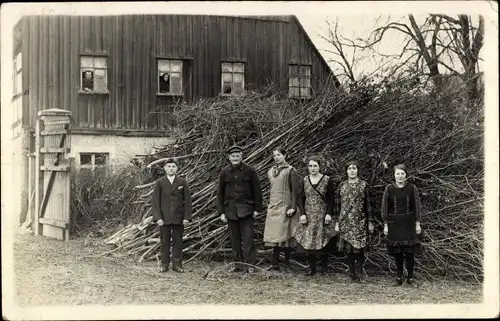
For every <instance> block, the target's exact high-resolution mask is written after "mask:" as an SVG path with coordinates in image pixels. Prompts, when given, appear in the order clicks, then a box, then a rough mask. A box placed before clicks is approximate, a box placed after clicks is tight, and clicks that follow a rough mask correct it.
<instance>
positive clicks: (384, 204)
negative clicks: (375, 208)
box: [380, 186, 389, 224]
mask: <svg viewBox="0 0 500 321" xmlns="http://www.w3.org/2000/svg"><path fill="white" fill-rule="evenodd" d="M388 193H389V187H388V186H386V187H385V190H384V195H383V196H382V208H381V210H380V214H381V215H382V221H383V222H384V224H387V215H388V208H387V206H388V205H387V197H388Z"/></svg>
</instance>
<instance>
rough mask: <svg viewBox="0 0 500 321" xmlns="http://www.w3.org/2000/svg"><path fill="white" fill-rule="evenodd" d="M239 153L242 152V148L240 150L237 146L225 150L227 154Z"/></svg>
mask: <svg viewBox="0 0 500 321" xmlns="http://www.w3.org/2000/svg"><path fill="white" fill-rule="evenodd" d="M241 152H243V148H241V146H238V145H233V146H231V147H229V148H228V149H227V153H228V154H231V153H241Z"/></svg>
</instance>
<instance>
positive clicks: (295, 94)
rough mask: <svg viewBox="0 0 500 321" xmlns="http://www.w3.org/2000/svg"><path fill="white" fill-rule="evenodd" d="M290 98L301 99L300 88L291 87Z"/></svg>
mask: <svg viewBox="0 0 500 321" xmlns="http://www.w3.org/2000/svg"><path fill="white" fill-rule="evenodd" d="M288 96H289V97H299V88H298V87H290V88H289V90H288Z"/></svg>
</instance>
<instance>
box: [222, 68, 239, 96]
mask: <svg viewBox="0 0 500 321" xmlns="http://www.w3.org/2000/svg"><path fill="white" fill-rule="evenodd" d="M244 88H245V64H244V63H241V62H223V63H222V95H227V96H232V95H242V94H243V91H244Z"/></svg>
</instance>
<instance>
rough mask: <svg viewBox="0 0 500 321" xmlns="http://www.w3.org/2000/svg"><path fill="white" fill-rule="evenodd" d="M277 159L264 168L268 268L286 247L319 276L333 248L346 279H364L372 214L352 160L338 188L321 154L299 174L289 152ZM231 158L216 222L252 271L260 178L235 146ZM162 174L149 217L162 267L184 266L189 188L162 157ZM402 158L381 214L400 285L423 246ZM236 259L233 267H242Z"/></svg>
mask: <svg viewBox="0 0 500 321" xmlns="http://www.w3.org/2000/svg"><path fill="white" fill-rule="evenodd" d="M273 158H274V163H275V164H274V165H273V166H272V167H271V168H270V169H269V171H268V173H267V176H268V180H269V186H270V191H269V200H268V205H267V214H266V220H265V227H264V235H263V243H264V246H265V247H267V248H272V257H271V268H272V269H275V270H279V269H280V265H279V260H280V256H281V254H282V253H283V254H284V259H285V263H289V260H290V253H291V252H292V251H297V252H301V253H305V254H306V255H307V259H308V267H307V269H306V271H305V272H306V275H309V276H311V275H314V274H316V265H317V259H318V257H319V258H320V260H321V263H322V266H323V268H324V269H327V268H328V258H329V255H331V254H332V253H333V252H336V251H340V252H343V253H344V254H345V255H346V256H347V258H348V262H349V273H350V276H351V279H352V280H354V281H360V280H361V279H363V278H364V277H365V274H364V271H363V266H364V263H365V252H366V251H369V249H370V241H369V240H370V234H371V233H372V232H373V229H374V224H373V216H372V207H371V204H370V203H371V199H370V188H369V186H368V184H367V182H366V181H364V180H362V179H361V178H360V166H359V164H358V163H357V162H356V161H350V162H347V164H345V168H344V173H345V175H346V177H347V178H346V179H345V180H344V181H342V182H341V183H340V184H339V185H338V186H337V187H336V186H335V183H334V181H333V179H332V178H331V177H329V176H327V175H325V174H323V173H322V171H321V169H322V165H323V161H322V159H321V158H320V157H318V156H311V157H309V158H308V160H307V169H308V175H307V176H306V177H304V178H300V177H299V175H298V174H297V170H296V169H295V168H294V167H293V166H291V165H290V164H289V163H288V162H287V160H286V159H287V152H286V151H285V150H284V149H283V148H281V147H277V148H275V149H274V150H273ZM228 159H229V162H230V164H229V165H227V166H225V167H224V168H222V170H221V172H220V175H219V182H218V191H217V211H218V212H219V214H220V220H221V221H222V222H224V223H227V224H228V227H229V231H230V235H231V244H232V252H233V256H234V260H235V261H236V262H242V263H245V264H243V265H244V266H245V269H246V270H247V271H248V272H250V273H252V272H253V271H254V266H255V263H256V246H255V241H254V220H255V219H256V218H257V217H258V216H259V215H260V214H261V213H262V212H263V199H262V189H261V182H260V180H259V177H258V175H257V172H256V171H255V169H254V168H252V167H251V166H249V165H248V164H245V163H244V162H243V150H242V148H241V147H240V146H232V147H230V148H229V149H228ZM164 168H165V171H166V174H167V175H165V177H163V178H161V179H160V180H158V181H157V182H156V185H155V189H154V192H153V201H152V206H153V221H154V222H155V223H156V224H158V225H159V226H160V237H161V266H160V271H162V272H165V271H167V270H168V268H169V263H170V243H171V241H172V243H173V246H172V266H173V268H172V269H173V270H174V271H176V272H183V271H184V270H183V268H182V235H183V226H184V225H185V224H187V223H188V222H189V221H190V220H191V214H192V202H191V192H190V190H189V186H188V185H187V183H186V181H185V179H183V178H181V177H177V176H176V173H177V170H178V164H177V162H176V160H175V159H168V160H167V161H166V162H165V167H164ZM406 177H407V169H406V167H405V165H404V164H399V165H396V166H395V167H394V178H395V181H394V183H391V184H388V185H387V186H386V187H385V191H384V194H383V198H382V207H381V213H382V220H383V224H384V234H385V235H386V238H387V251H388V253H389V254H390V255H392V256H393V257H394V258H395V261H396V268H397V279H396V283H397V284H398V285H401V284H403V281H404V278H403V270H404V263H405V261H406V268H407V278H406V280H407V283H408V284H412V283H413V282H414V281H413V270H414V265H415V259H414V254H415V253H419V252H420V251H421V242H420V236H419V234H420V232H421V227H420V197H419V193H418V189H417V188H416V186H415V185H413V184H410V183H408V182H407V181H406ZM241 270H242V266H241V265H234V266H233V267H232V268H231V271H232V272H236V271H241Z"/></svg>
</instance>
